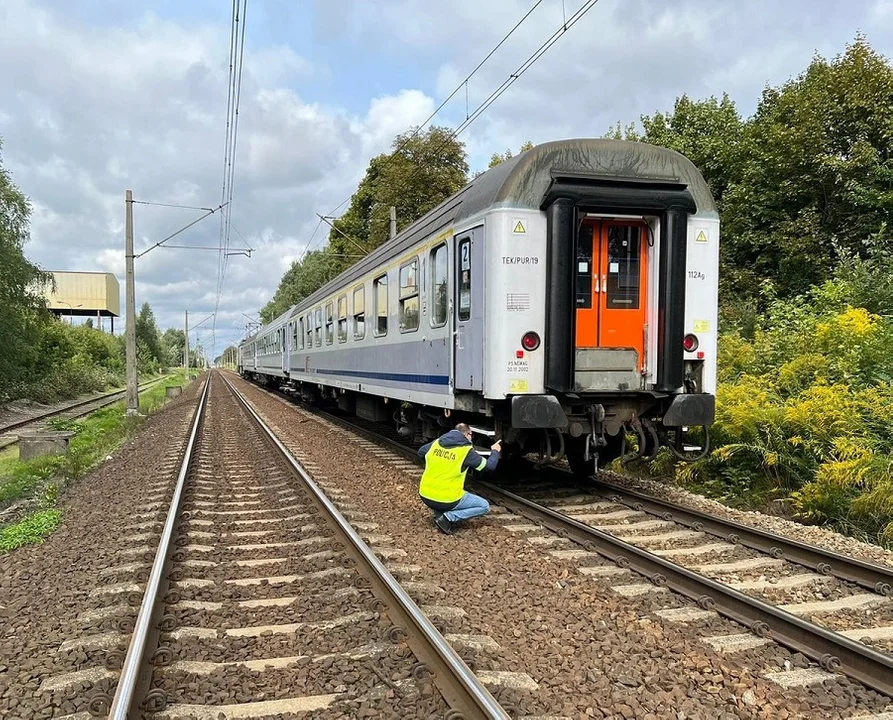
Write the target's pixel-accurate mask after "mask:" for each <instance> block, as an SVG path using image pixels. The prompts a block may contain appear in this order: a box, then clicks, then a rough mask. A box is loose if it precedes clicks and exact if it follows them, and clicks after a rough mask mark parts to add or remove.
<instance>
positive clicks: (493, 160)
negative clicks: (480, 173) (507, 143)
mask: <svg viewBox="0 0 893 720" xmlns="http://www.w3.org/2000/svg"><path fill="white" fill-rule="evenodd" d="M532 149H533V143H532V142H530V140H528V141H527V142H526V143H524V144H523V145H522V146H521V147H520V148H519V149H518V154H519V155H520V154H521V153H524V152H527V151H528V150H532ZM512 157H514V155H512V151H511V150H506V151H505V152H504V153H501V154H500V153H493V154H492V155H491V156H490V164H489V165H488V166H487V167H488V168H495V167H496V166H497V165H499V163H502V162H505V161H506V160H509V159H511V158H512Z"/></svg>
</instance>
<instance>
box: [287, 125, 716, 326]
mask: <svg viewBox="0 0 893 720" xmlns="http://www.w3.org/2000/svg"><path fill="white" fill-rule="evenodd" d="M558 177H572V178H591V179H600V180H608V181H610V180H615V181H618V180H626V181H630V180H632V181H642V182H652V183H653V182H664V183H672V184H676V185H680V186H685V187H686V189H687V190H688V192H689V193H690V194H691V197H692V199H693V200H694V204H695V207H696V211H697V213H698V214H699V215H707V216H712V217H717V213H716V204H715V203H714V201H713V196H712V194H711V193H710V188H709V187H708V186H707V182H706V181H705V180H704V177H703V176H702V175H701V173H700V172H699V171H698V169H697V168H696V167H695V166H694V163H692V162H691V160H689V159H688V158H687V157H685V156H684V155H682V154H680V153H678V152H676V151H675V150H669V149H667V148H662V147H658V146H657V145H648V144H646V143H638V142H627V141H624V140H607V139H592V138H584V139H576V140H556V141H554V142H547V143H543V144H542V145H537V146H535V147H533V148H532V149H530V150H527V151H526V152H523V153H521V154H520V155H517V156H515V157H513V158H510V159H509V160H506V161H504V162H502V163H500V164H499V165H497V166H496V167H494V168H491V169H490V170H488V171H487V172H485V173H482V174H481V175H478V176H477V177H476V178H474V179H473V180H472V181H471V182H470V183H468V184H467V185H466V186H465V187H463V188H462V189H461V190H459V192H457V193H455V194H454V195H452V196H450V197H448V198H447V199H446V200H444V201H443V202H442V203H441V204H440V205H438V206H437V207H435V208H434V209H433V210H431V211H430V212H428V213H427V214H426V215H423V216H422V217H421V218H419V219H418V220H416V221H415V222H414V223H412V224H411V225H409V226H408V227H406V228H404V229H403V230H402V231H401V232H399V233H397V237H395V238H394V239H393V240H389V241H387V242H385V243H383V244H382V245H380V246H379V247H377V248H376V249H375V250H373V251H372V252H371V253H369V254H368V255H367V256H366V257H364V258H363V259H362V260H360V261H359V262H357V263H355V264H354V265H353V266H351V267H350V268H348V269H347V270H345V271H344V272H343V273H341V274H340V275H338V276H337V277H336V278H334V279H333V280H331V281H329V282H328V283H326V284H325V285H324V286H323V287H321V288H320V289H319V290H317V291H316V292H314V293H313V294H311V295H310V296H308V297H306V298H304V299H303V300H301V301H300V302H299V303H298V304H297V305H295V306H293V307H292V308H290V309H289V310H288V311H286V312H285V313H283V315H289V316H292V315H295V314H298V313H302V312H305V311H306V310H307V308H308V307H310V306H311V305H315V304H316V303H318V302H320V301H321V300H322V299H324V298H325V297H327V296H329V295H331V294H332V293H333V292H335V291H336V290H338V289H340V288H344V287H345V286H348V285H350V284H351V283H353V282H354V281H357V280H359V279H360V278H361V277H363V276H364V275H365V274H366V273H368V272H371V271H373V270H374V269H375V268H376V267H378V266H379V265H381V264H382V263H384V262H386V261H387V260H388V259H390V258H393V257H394V256H397V255H400V254H402V253H404V252H406V251H408V250H409V249H410V248H412V247H413V246H414V245H416V244H417V243H419V242H422V241H423V240H425V239H426V238H430V237H433V236H435V235H437V234H438V233H439V232H442V231H444V230H447V229H449V228H451V227H453V226H455V225H459V224H460V223H461V222H462V221H463V220H467V219H471V218H473V217H474V216H475V215H479V214H481V213H483V212H486V211H489V210H498V209H500V208H505V209H511V208H517V209H527V210H539V209H540V208H541V206H542V204H543V201H544V199H545V198H546V196H547V194H548V192H549V189H550V188H551V187H552V185H553V183H554V181H555V179H556V178H558ZM273 322H274V323H275V322H276V321H273Z"/></svg>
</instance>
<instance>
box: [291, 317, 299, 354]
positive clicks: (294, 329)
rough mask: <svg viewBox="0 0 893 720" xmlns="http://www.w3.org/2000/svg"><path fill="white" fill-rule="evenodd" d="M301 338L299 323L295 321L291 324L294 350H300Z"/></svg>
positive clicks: (292, 347)
mask: <svg viewBox="0 0 893 720" xmlns="http://www.w3.org/2000/svg"><path fill="white" fill-rule="evenodd" d="M299 337H300V335H298V321H297V320H295V321H294V322H293V323H292V324H291V349H292V350H297V349H298V338H299Z"/></svg>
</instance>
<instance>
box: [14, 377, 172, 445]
mask: <svg viewBox="0 0 893 720" xmlns="http://www.w3.org/2000/svg"><path fill="white" fill-rule="evenodd" d="M169 377H170V375H165V376H164V377H161V378H158V379H157V380H153V381H152V382H147V383H145V384H143V385H140V387H139V389H140V391H142V390H145V389H146V388H150V387H154V386H155V385H157V384H158V383H160V382H163V381H164V380H167V378H169ZM126 392H127V391H126V390H113V391H112V392H108V393H105V394H104V395H97V396H96V397H93V398H88V399H87V400H79V401H78V402H76V403H71V405H66V406H65V407H63V408H59V409H58V410H50V411H49V412H45V413H43V414H41V415H36V416H34V417H31V418H26V419H24V420H16V421H15V422H13V423H9V424H8V425H3V426H2V427H0V435H4V434H6V433H8V432H9V431H10V430H15V429H16V428H20V427H22V426H23V425H30V424H31V423H36V422H40V421H41V420H46V419H47V418H51V417H53V416H54V415H61V414H62V413H66V412H68V411H69V410H75V409H76V408H79V407H83V406H84V405H89V404H90V403H95V402H99V403H101V404H99V405H97V406H96V409H97V410H98V409H100V408H102V407H105V406H106V405H111V404H112V403H113V402H115V400H116V396H118V395H121V396H123V395H124V393H126ZM89 412H92V410H90V411H89ZM82 414H83V413H82ZM74 417H79V416H78V415H75V416H74Z"/></svg>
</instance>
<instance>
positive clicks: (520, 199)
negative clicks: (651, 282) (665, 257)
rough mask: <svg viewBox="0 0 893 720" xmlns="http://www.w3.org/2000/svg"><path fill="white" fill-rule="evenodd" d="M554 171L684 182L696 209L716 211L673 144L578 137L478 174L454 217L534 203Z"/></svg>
mask: <svg viewBox="0 0 893 720" xmlns="http://www.w3.org/2000/svg"><path fill="white" fill-rule="evenodd" d="M560 177H570V178H587V179H598V180H608V181H610V180H614V181H618V180H625V181H627V182H629V181H631V180H632V181H642V182H665V183H673V184H678V185H684V186H686V189H687V190H688V191H689V193H690V194H691V196H692V199H693V200H694V202H695V206H696V208H697V212H698V214H710V213H715V212H716V204H715V203H714V202H713V195H712V194H711V193H710V188H709V187H708V186H707V182H706V181H705V180H704V176H703V175H701V173H700V172H699V171H698V169H697V168H696V167H695V166H694V163H692V162H691V160H689V159H688V158H687V157H685V156H684V155H682V154H680V153H678V152H676V151H675V150H669V149H667V148H663V147H659V146H657V145H648V144H646V143H638V142H628V141H625V140H607V139H578V140H557V141H555V142H548V143H543V144H542V145H537V146H535V147H533V148H532V149H530V150H528V151H526V152H524V153H522V154H520V155H518V156H517V157H513V158H510V159H509V160H506V161H504V162H502V163H500V164H499V165H497V166H496V167H494V168H492V169H491V170H489V171H487V172H485V173H484V174H483V175H480V176H478V177H477V178H475V179H474V180H473V181H472V182H471V183H470V186H469V189H470V192H468V193H466V194H465V195H464V196H463V198H462V207H461V210H460V211H459V213H458V214H457V216H456V220H462V219H463V218H470V217H473V216H474V215H477V214H478V213H481V212H484V211H487V210H493V209H498V208H518V209H528V210H534V209H540V208H541V207H542V205H543V201H544V199H545V198H546V196H547V194H548V191H549V189H550V187H551V186H552V184H553V182H554V181H555V180H556V179H557V178H560Z"/></svg>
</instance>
